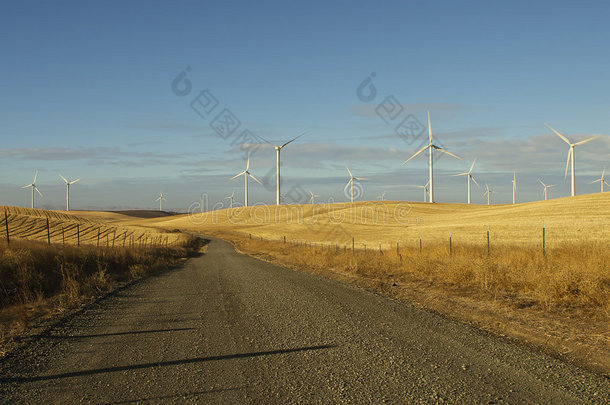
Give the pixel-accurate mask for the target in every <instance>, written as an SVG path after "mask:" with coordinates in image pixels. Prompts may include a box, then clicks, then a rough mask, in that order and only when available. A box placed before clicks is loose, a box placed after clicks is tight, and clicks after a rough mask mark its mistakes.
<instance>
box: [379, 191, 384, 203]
mask: <svg viewBox="0 0 610 405" xmlns="http://www.w3.org/2000/svg"><path fill="white" fill-rule="evenodd" d="M377 198H379V199H380V200H381V201H385V191H384V192H383V193H381V195H378V196H377Z"/></svg>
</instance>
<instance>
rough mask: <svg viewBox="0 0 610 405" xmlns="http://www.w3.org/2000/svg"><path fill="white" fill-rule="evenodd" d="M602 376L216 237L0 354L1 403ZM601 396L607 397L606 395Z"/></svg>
mask: <svg viewBox="0 0 610 405" xmlns="http://www.w3.org/2000/svg"><path fill="white" fill-rule="evenodd" d="M608 398H610V382H609V381H608V379H607V378H605V377H602V376H598V375H594V374H589V373H587V372H586V371H583V370H581V369H579V368H576V367H574V366H571V365H569V364H565V363H562V362H561V361H558V360H556V359H553V358H550V357H547V356H545V355H541V354H538V353H534V352H531V351H529V350H527V349H526V348H523V347H521V346H518V345H514V344H512V343H510V342H507V341H504V340H502V339H498V338H496V337H493V336H489V335H487V334H485V333H483V332H480V331H478V330H476V329H473V328H470V327H468V326H465V325H463V324H460V323H458V322H454V321H451V320H447V319H445V318H442V317H440V316H438V315H436V314H433V313H431V312H427V311H424V310H421V309H416V308H413V307H411V306H409V305H407V304H404V303H401V302H397V301H394V300H391V299H388V298H385V297H382V296H380V295H378V294H375V293H372V292H369V291H366V290H362V289H358V288H356V287H352V286H349V285H344V284H341V283H339V282H336V281H332V280H328V279H325V278H321V277H316V276H312V275H308V274H304V273H301V272H297V271H293V270H289V269H285V268H281V267H277V266H274V265H271V264H268V263H265V262H261V261H258V260H255V259H253V258H250V257H247V256H244V255H240V254H238V253H236V252H235V251H234V249H233V248H232V246H231V245H229V244H228V243H225V242H222V241H218V240H213V241H212V242H211V243H210V245H209V247H208V250H207V253H206V254H205V255H204V256H202V257H199V258H194V259H192V260H190V261H189V262H188V263H187V264H186V265H185V266H184V267H183V268H180V269H177V270H172V271H167V272H164V273H162V274H158V275H155V276H152V277H150V278H148V279H146V280H143V281H141V282H139V283H136V284H135V285H132V286H131V287H129V288H125V289H123V290H121V291H119V292H118V293H117V294H114V295H112V296H110V297H108V298H106V299H104V300H102V301H101V302H99V303H98V304H97V305H96V306H94V307H92V308H90V309H88V310H86V311H84V312H82V313H80V314H78V315H77V316H74V317H72V318H71V319H69V320H68V321H67V322H64V323H63V324H62V325H61V326H58V327H55V328H54V329H52V330H51V331H49V332H48V333H45V334H44V335H43V336H41V337H40V338H39V339H37V340H36V341H35V342H34V343H32V344H31V345H29V346H28V347H27V348H26V349H24V350H22V351H19V352H16V354H14V355H12V356H9V357H8V358H6V359H4V361H2V362H1V363H0V403H31V404H35V403H61V404H69V403H77V402H85V403H89V402H90V403H98V404H104V403H136V402H145V403H191V402H192V403H219V404H231V403H233V404H241V403H367V402H372V403H382V402H384V401H386V402H390V403H439V402H443V401H444V402H448V403H548V404H570V403H604V401H608ZM605 403H607V402H605Z"/></svg>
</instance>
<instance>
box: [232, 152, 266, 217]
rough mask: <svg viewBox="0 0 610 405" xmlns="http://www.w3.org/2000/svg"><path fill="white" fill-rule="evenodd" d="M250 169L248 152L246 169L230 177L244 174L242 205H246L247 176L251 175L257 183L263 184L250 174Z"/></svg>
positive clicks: (234, 177)
mask: <svg viewBox="0 0 610 405" xmlns="http://www.w3.org/2000/svg"><path fill="white" fill-rule="evenodd" d="M249 170H250V153H248V161H247V163H246V170H244V171H243V172H241V173H239V174H236V175H235V176H233V177H231V178H230V180H233V179H236V178H238V177H239V176H241V175H243V176H244V207H247V206H248V177H252V179H253V180H254V181H256V182H257V183H258V184H261V185H262V184H263V183H261V182H260V181H259V180H258V179H257V178H256V177H254V176H253V175H252V173H250V172H249Z"/></svg>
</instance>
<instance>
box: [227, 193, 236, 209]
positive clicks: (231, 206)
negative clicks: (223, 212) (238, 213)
mask: <svg viewBox="0 0 610 405" xmlns="http://www.w3.org/2000/svg"><path fill="white" fill-rule="evenodd" d="M234 197H235V191H233V192H232V193H231V195H228V196H226V197H225V198H228V199H229V208H233V200H235V198H234Z"/></svg>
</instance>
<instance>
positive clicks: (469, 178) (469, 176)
mask: <svg viewBox="0 0 610 405" xmlns="http://www.w3.org/2000/svg"><path fill="white" fill-rule="evenodd" d="M476 161H477V160H476V159H475V160H473V161H472V165H471V166H470V170H468V171H467V172H464V173H459V174H454V176H466V181H467V183H468V204H470V180H471V179H472V181H474V184H476V185H477V187H479V183H477V181H476V180H475V179H474V176H473V175H472V169H473V168H474V164H475V162H476Z"/></svg>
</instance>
